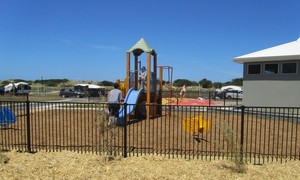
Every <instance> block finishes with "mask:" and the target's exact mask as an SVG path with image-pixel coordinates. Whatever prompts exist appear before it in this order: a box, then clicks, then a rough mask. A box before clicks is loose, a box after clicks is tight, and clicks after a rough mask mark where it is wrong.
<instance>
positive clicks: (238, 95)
mask: <svg viewBox="0 0 300 180" xmlns="http://www.w3.org/2000/svg"><path fill="white" fill-rule="evenodd" d="M225 97H226V98H227V99H243V91H237V90H232V91H227V92H226V94H225Z"/></svg>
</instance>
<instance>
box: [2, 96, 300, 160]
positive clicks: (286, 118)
mask: <svg viewBox="0 0 300 180" xmlns="http://www.w3.org/2000/svg"><path fill="white" fill-rule="evenodd" d="M147 106H150V107H147ZM106 109H107V104H105V103H71V102H29V101H20V102H17V101H5V102H0V122H1V126H0V128H1V133H0V148H1V149H3V150H13V149H15V150H18V151H28V152H36V151H41V150H46V151H62V150H69V151H77V152H80V153H84V152H92V153H96V154H102V153H109V154H110V155H123V156H124V157H127V156H140V155H144V154H154V155H163V156H167V157H170V158H174V157H183V158H187V159H204V160H216V159H235V158H238V159H239V160H243V161H247V162H251V163H254V164H263V163H265V162H269V161H281V162H282V161H285V160H286V159H290V160H300V132H299V131H300V120H299V116H300V108H276V107H244V106H180V105H152V104H151V105H145V104H137V105H133V104H123V109H124V110H125V111H127V110H130V111H132V112H128V113H129V114H128V115H126V114H127V112H124V114H125V115H126V116H125V117H123V118H124V119H126V121H123V124H119V125H118V124H117V125H115V124H113V123H110V121H109V120H110V118H109V117H108V116H107V114H106V113H107V112H106ZM147 109H149V110H150V111H151V112H153V111H157V110H161V111H162V113H161V115H160V116H153V117H152V116H151V117H150V118H149V119H147V116H146V110H147ZM8 112H11V113H12V115H13V116H9V113H8ZM153 114H155V113H153ZM158 114H159V113H158ZM13 117H14V118H15V119H13ZM120 119H121V117H120V118H119V120H120ZM119 122H120V121H119Z"/></svg>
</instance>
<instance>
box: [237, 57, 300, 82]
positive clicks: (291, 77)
mask: <svg viewBox="0 0 300 180" xmlns="http://www.w3.org/2000/svg"><path fill="white" fill-rule="evenodd" d="M287 62H292V63H297V72H296V73H295V74H282V73H281V68H282V63H287ZM270 63H276V64H278V65H279V67H278V68H279V69H278V71H279V73H278V74H264V73H263V71H264V70H263V68H264V65H265V64H270ZM249 64H260V65H261V74H255V75H253V74H251V75H249V74H248V65H249ZM243 68H244V69H243V80H300V60H285V61H266V62H253V63H244V67H243Z"/></svg>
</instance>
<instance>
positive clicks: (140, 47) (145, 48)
mask: <svg viewBox="0 0 300 180" xmlns="http://www.w3.org/2000/svg"><path fill="white" fill-rule="evenodd" d="M127 52H130V53H131V52H133V54H134V55H138V56H139V55H141V54H142V53H143V52H146V53H148V52H150V53H151V54H155V51H154V49H152V48H151V46H150V45H149V44H148V43H147V42H146V40H145V39H144V38H141V39H140V40H139V41H138V42H137V43H135V45H133V46H132V47H131V48H130V49H129V50H128V51H127Z"/></svg>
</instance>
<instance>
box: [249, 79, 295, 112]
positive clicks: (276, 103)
mask: <svg viewBox="0 0 300 180" xmlns="http://www.w3.org/2000/svg"><path fill="white" fill-rule="evenodd" d="M243 91H244V95H243V104H244V105H245V106H268V107H269V106H271V107H299V106H300V82H299V81H274V80H272V81H268V80H264V81H244V82H243Z"/></svg>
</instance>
